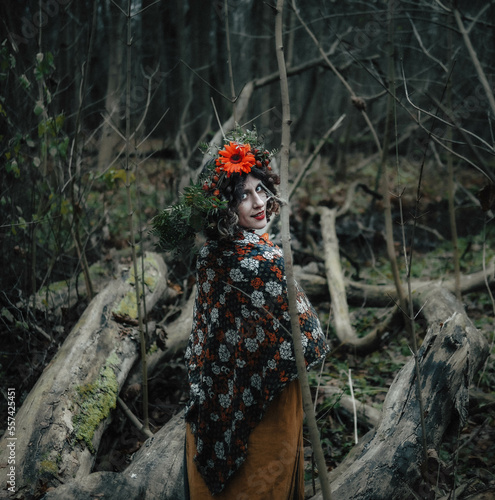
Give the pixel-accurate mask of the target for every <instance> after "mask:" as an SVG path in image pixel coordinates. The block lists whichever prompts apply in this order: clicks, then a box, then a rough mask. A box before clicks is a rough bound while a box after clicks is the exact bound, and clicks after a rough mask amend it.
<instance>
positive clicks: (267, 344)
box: [185, 231, 328, 494]
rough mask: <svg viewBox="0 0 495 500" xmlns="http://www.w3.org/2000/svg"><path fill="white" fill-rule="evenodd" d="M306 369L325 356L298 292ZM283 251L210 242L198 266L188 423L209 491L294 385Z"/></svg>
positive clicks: (255, 241) (260, 242)
mask: <svg viewBox="0 0 495 500" xmlns="http://www.w3.org/2000/svg"><path fill="white" fill-rule="evenodd" d="M297 301H298V311H299V314H300V316H299V317H300V324H301V334H302V340H303V348H304V351H305V358H306V366H307V368H308V369H309V368H310V367H312V366H313V365H315V364H316V363H318V362H320V361H321V360H322V359H323V357H324V356H325V355H326V353H327V351H328V347H327V345H326V344H325V340H324V335H323V332H322V330H321V327H320V323H319V320H318V316H317V314H316V311H315V310H314V309H313V307H312V306H311V304H310V303H309V301H308V299H307V298H306V296H305V295H304V293H303V292H301V291H300V290H299V291H298V298H297ZM288 332H290V316H289V313H288V299H287V286H286V279H285V270H284V259H283V255H282V251H281V250H280V249H279V248H278V247H277V246H275V245H274V244H273V243H271V242H270V241H267V239H265V238H260V237H259V236H258V235H256V234H255V233H254V232H249V231H244V232H243V233H242V234H240V235H239V237H238V238H237V239H236V240H234V241H228V242H224V241H222V242H217V241H207V242H206V244H205V245H204V246H203V247H202V249H201V251H200V254H199V256H198V261H197V296H196V303H195V307H194V317H193V328H192V332H191V336H190V338H189V343H188V347H187V349H186V355H185V358H186V363H187V366H188V374H189V385H190V400H189V403H188V406H187V409H186V420H187V421H188V422H189V423H190V426H191V430H192V432H193V434H194V436H195V440H196V447H197V454H196V457H195V462H196V465H197V466H198V468H199V471H200V472H201V474H202V476H203V478H204V479H205V482H206V484H207V485H208V487H209V489H210V491H211V492H212V493H213V494H215V493H218V492H220V491H222V490H223V488H224V487H225V483H226V481H227V480H228V479H229V478H230V477H231V476H232V474H233V473H234V472H235V471H236V470H237V469H238V468H239V467H240V465H241V464H242V463H243V462H244V461H245V459H246V455H247V453H248V450H247V440H248V437H249V434H250V432H251V431H252V429H253V428H254V427H255V426H256V424H257V423H258V422H259V421H260V420H261V418H262V417H263V415H264V413H265V411H266V409H267V407H268V405H269V403H270V401H272V400H273V398H274V397H275V396H277V395H278V394H280V392H281V391H282V389H283V388H284V387H285V386H286V385H287V383H289V382H291V381H292V380H294V379H296V378H297V368H296V365H295V358H294V351H293V344H292V340H291V337H290V334H289V333H288Z"/></svg>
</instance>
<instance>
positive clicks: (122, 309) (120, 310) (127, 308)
mask: <svg viewBox="0 0 495 500" xmlns="http://www.w3.org/2000/svg"><path fill="white" fill-rule="evenodd" d="M138 267H139V269H140V268H141V262H139V265H138ZM144 268H145V269H146V270H147V272H145V274H144V284H145V285H146V286H147V288H148V290H149V291H150V292H153V291H154V290H155V288H156V286H157V284H158V280H159V279H160V273H159V272H158V266H157V263H156V262H155V259H154V257H152V256H148V257H145V259H144ZM127 282H128V283H130V284H131V285H133V286H135V283H136V280H135V279H134V266H132V267H131V272H130V276H129V278H128V280H127ZM139 295H140V297H142V296H143V294H142V290H139ZM113 312H114V313H115V314H116V315H117V316H129V317H131V318H134V319H136V318H137V316H138V314H137V303H136V290H135V289H132V290H129V292H127V293H126V294H125V295H124V297H123V298H122V300H121V301H120V302H119V304H118V305H117V307H116V308H115V309H114V310H113Z"/></svg>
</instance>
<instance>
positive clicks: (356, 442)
mask: <svg viewBox="0 0 495 500" xmlns="http://www.w3.org/2000/svg"><path fill="white" fill-rule="evenodd" d="M349 389H350V391H351V399H352V412H353V415H354V443H355V444H358V442H359V439H358V429H357V414H356V400H355V398H354V389H353V387H352V377H351V369H350V368H349Z"/></svg>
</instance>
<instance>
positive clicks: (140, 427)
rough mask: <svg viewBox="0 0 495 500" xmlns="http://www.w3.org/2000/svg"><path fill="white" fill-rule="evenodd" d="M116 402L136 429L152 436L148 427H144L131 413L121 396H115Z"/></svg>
mask: <svg viewBox="0 0 495 500" xmlns="http://www.w3.org/2000/svg"><path fill="white" fill-rule="evenodd" d="M117 403H118V404H119V406H120V408H121V410H122V411H123V412H124V415H125V416H126V417H127V418H128V419H129V420H130V422H131V423H132V425H134V427H136V429H138V430H140V431H141V432H142V433H143V434H145V435H146V436H148V437H153V433H152V432H151V431H150V430H149V428H146V427H145V426H144V425H143V424H142V422H140V421H139V419H138V418H137V417H136V415H134V413H132V411H131V409H130V408H129V407H128V406H127V405H126V404H125V403H124V401H123V400H122V398H120V397H118V398H117Z"/></svg>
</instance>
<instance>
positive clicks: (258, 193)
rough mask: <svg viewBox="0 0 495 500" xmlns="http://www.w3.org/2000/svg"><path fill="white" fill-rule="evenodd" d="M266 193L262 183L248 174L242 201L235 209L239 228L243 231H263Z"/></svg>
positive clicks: (265, 221)
mask: <svg viewBox="0 0 495 500" xmlns="http://www.w3.org/2000/svg"><path fill="white" fill-rule="evenodd" d="M267 199H268V196H267V192H266V191H265V189H264V187H263V183H262V182H261V181H260V180H259V179H257V178H256V177H254V175H251V174H249V175H248V176H247V177H246V183H245V184H244V191H243V193H242V200H241V203H240V204H239V207H238V209H237V215H238V216H239V226H241V227H243V228H245V229H263V228H264V227H265V226H266V224H267V220H266V201H267Z"/></svg>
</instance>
